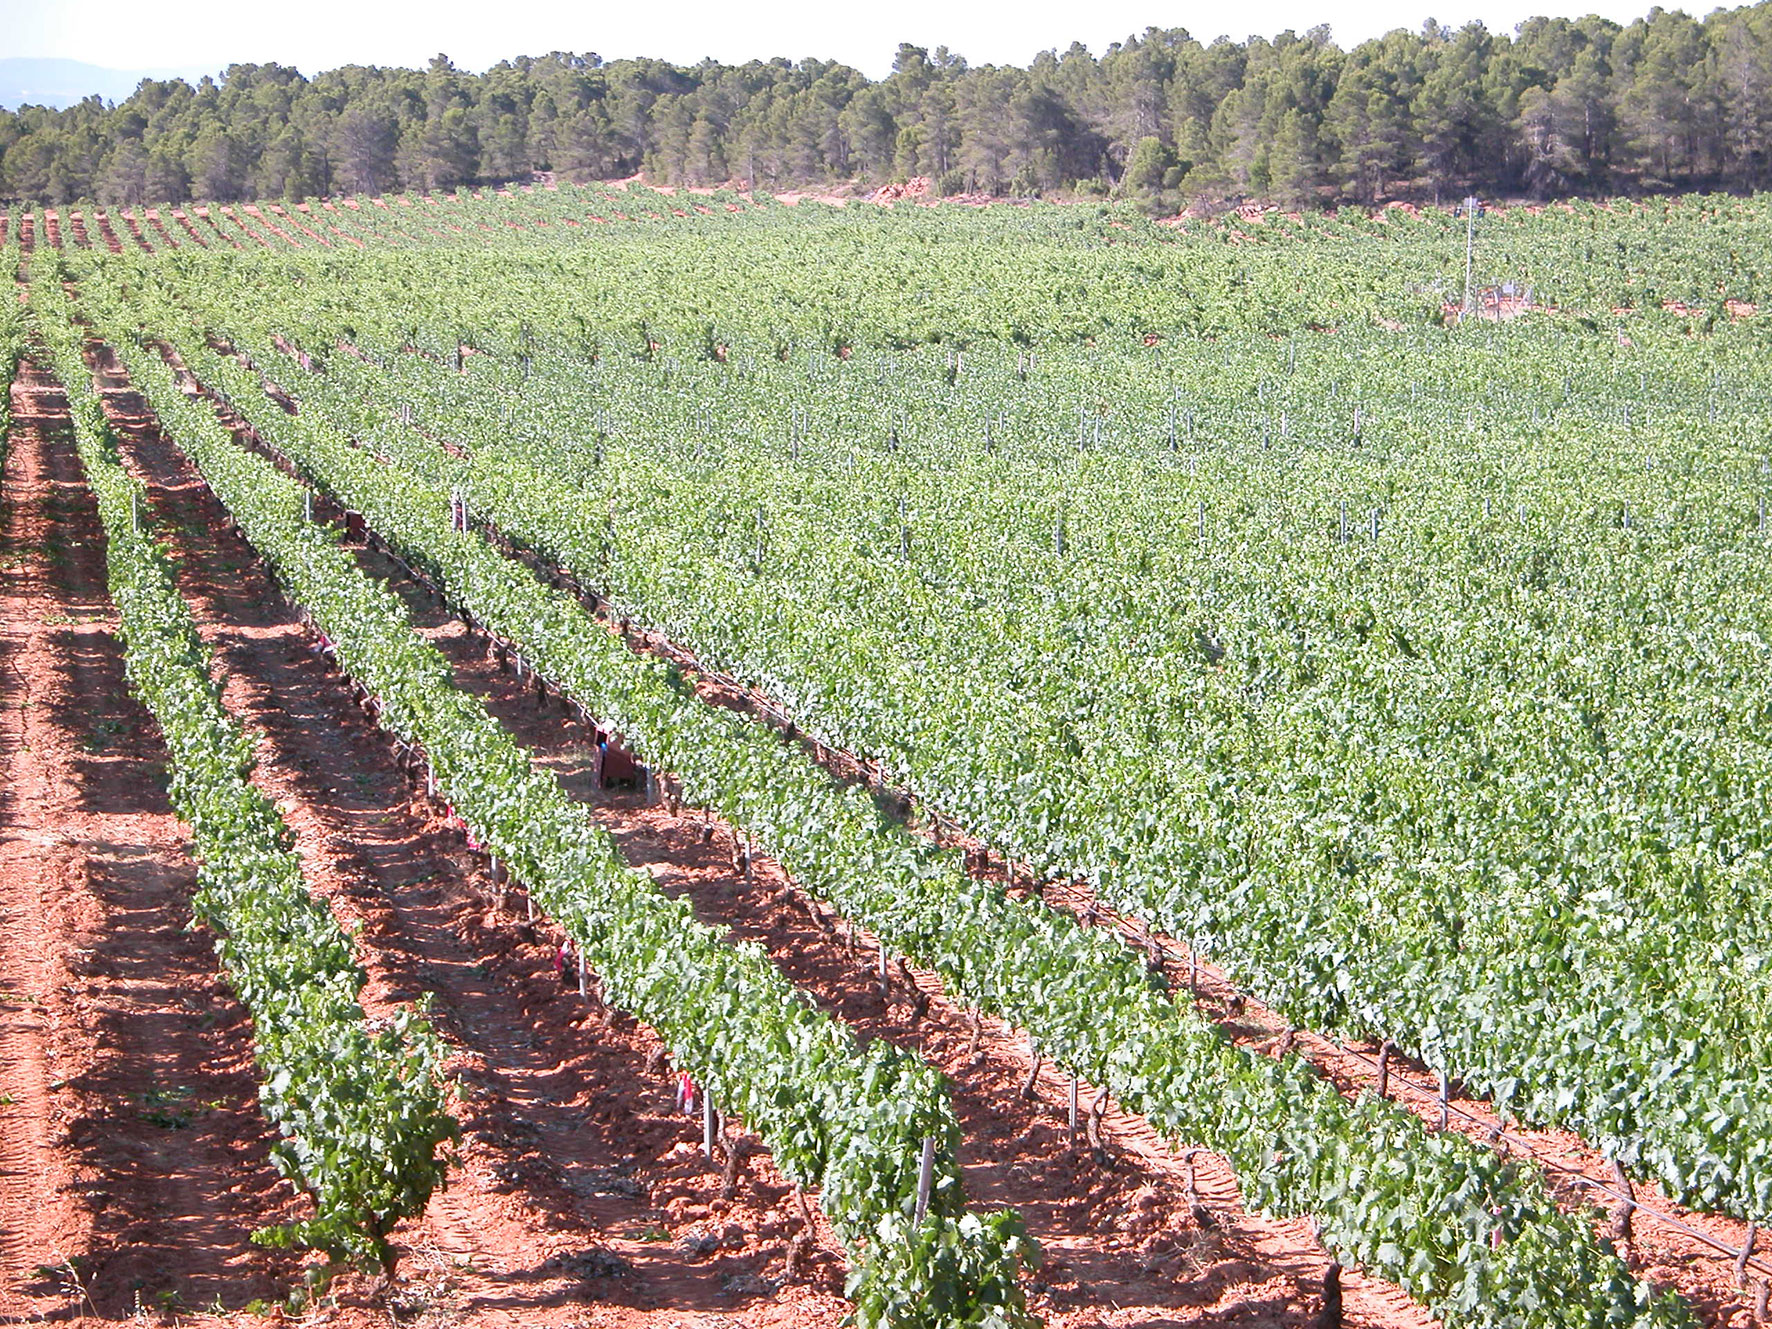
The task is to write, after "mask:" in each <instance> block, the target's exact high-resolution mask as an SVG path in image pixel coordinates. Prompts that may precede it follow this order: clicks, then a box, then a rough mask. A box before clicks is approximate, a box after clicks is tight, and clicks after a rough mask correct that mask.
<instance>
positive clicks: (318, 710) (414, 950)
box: [106, 373, 846, 1329]
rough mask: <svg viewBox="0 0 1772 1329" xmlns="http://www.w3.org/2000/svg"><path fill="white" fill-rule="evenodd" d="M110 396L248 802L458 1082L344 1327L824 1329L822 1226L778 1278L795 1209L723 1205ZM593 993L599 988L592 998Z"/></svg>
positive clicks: (464, 852) (260, 570)
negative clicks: (167, 543)
mask: <svg viewBox="0 0 1772 1329" xmlns="http://www.w3.org/2000/svg"><path fill="white" fill-rule="evenodd" d="M106 378H107V382H108V383H110V384H112V385H114V386H115V387H116V388H117V390H116V391H114V392H108V393H107V408H108V409H109V410H110V411H111V413H112V417H113V420H114V422H116V423H117V424H118V425H119V427H120V429H121V431H122V434H123V437H124V440H125V445H124V452H125V457H126V460H127V462H128V464H129V465H130V466H131V468H132V469H134V470H135V471H136V473H137V474H138V475H140V476H141V477H142V478H143V479H144V480H145V481H146V482H147V483H148V486H149V492H150V502H151V506H152V508H153V511H154V514H155V516H156V518H157V519H158V520H159V521H160V522H161V523H162V526H163V529H164V530H165V532H166V534H167V535H168V536H169V537H170V539H171V542H172V547H173V549H174V551H175V554H176V556H177V559H178V564H179V569H180V589H181V591H182V592H183V593H184V594H185V595H186V596H187V598H188V599H189V601H190V602H191V604H192V608H193V612H194V613H195V615H196V618H197V621H198V625H199V629H200V631H201V632H202V634H203V635H204V637H205V639H206V640H207V641H208V642H209V643H210V644H211V645H212V647H213V648H214V649H215V650H216V651H217V653H218V657H219V659H220V661H221V663H222V666H223V668H224V669H225V671H226V676H227V681H226V686H225V691H224V699H225V701H226V704H227V706H228V708H229V709H230V711H232V712H233V713H234V714H236V715H238V716H240V717H241V718H242V720H243V721H244V722H245V723H247V724H248V725H249V726H250V727H251V728H252V729H254V730H255V731H257V732H258V733H260V734H261V735H263V738H264V742H263V743H262V744H261V748H260V764H259V767H258V770H257V772H256V773H255V776H254V779H255V781H256V782H257V783H258V784H259V785H260V786H261V787H262V788H264V789H265V790H266V791H267V792H268V793H270V794H271V795H272V796H273V797H274V798H276V799H277V801H278V803H279V805H280V806H281V807H282V809H283V811H284V815H285V817H286V819H287V821H288V822H289V824H290V826H291V828H292V829H293V830H294V832H295V834H296V837H297V842H298V848H299V851H300V853H301V855H302V859H303V871H304V877H305V878H306V880H307V881H308V884H309V886H310V887H311V888H312V889H314V890H315V891H316V893H317V894H319V895H320V896H322V897H323V898H325V899H327V900H328V902H329V903H330V905H331V907H332V908H333V910H334V912H335V914H336V915H337V916H338V917H339V918H340V920H341V922H343V923H345V924H346V925H347V926H350V927H353V928H354V929H356V930H358V935H359V942H360V958H361V959H362V960H363V962H364V964H365V966H366V968H367V970H368V973H369V985H368V988H367V989H366V991H365V994H364V996H365V1005H366V1007H367V1008H368V1009H369V1010H370V1011H371V1013H372V1014H373V1013H378V1012H384V1011H386V1010H387V1009H389V1007H390V1006H391V1005H392V1004H394V1003H396V1002H406V1001H411V1000H413V999H416V998H418V997H420V996H421V995H422V994H424V993H426V992H429V993H433V994H434V995H435V1001H436V1007H435V1011H434V1017H435V1019H436V1022H437V1024H438V1027H439V1028H440V1030H441V1031H442V1033H443V1034H444V1036H445V1038H446V1039H448V1040H449V1041H450V1043H451V1044H452V1045H453V1047H452V1057H451V1069H452V1070H453V1071H454V1072H455V1074H457V1075H458V1076H459V1078H460V1081H461V1083H462V1085H463V1087H464V1093H463V1097H462V1101H461V1102H460V1103H459V1104H458V1108H457V1116H458V1118H459V1119H460V1121H461V1123H462V1127H463V1134H464V1138H463V1144H462V1148H461V1154H462V1160H463V1162H462V1167H461V1168H460V1169H459V1170H458V1171H456V1172H455V1174H454V1176H453V1178H452V1181H451V1184H450V1185H449V1187H448V1188H447V1189H446V1190H445V1191H443V1192H440V1193H439V1194H438V1195H437V1196H436V1197H435V1198H434V1199H433V1202H432V1204H431V1206H430V1208H429V1210H428V1211H427V1213H426V1214H425V1216H424V1218H423V1219H422V1220H421V1221H417V1222H414V1223H410V1224H407V1225H405V1226H403V1228H402V1229H401V1230H400V1231H398V1232H397V1233H396V1241H397V1242H398V1243H400V1245H401V1246H402V1248H403V1250H404V1252H405V1257H404V1261H403V1273H404V1276H403V1277H402V1279H401V1280H400V1281H399V1282H398V1284H397V1285H396V1286H395V1288H394V1289H393V1290H392V1293H391V1295H386V1296H384V1295H382V1294H381V1293H380V1292H379V1291H378V1290H377V1289H375V1288H373V1287H372V1286H371V1285H369V1284H368V1282H367V1281H365V1280H353V1279H346V1280H343V1281H341V1283H340V1284H339V1287H338V1292H339V1295H340V1299H341V1306H340V1308H339V1309H338V1310H337V1311H336V1312H335V1313H336V1315H338V1316H339V1317H342V1319H343V1322H345V1323H349V1324H365V1325H367V1324H370V1323H374V1324H378V1325H379V1324H383V1323H385V1321H386V1317H387V1316H388V1315H389V1314H393V1315H394V1316H395V1317H396V1318H397V1319H400V1320H402V1321H407V1320H413V1319H425V1320H427V1321H433V1322H436V1323H463V1324H475V1325H481V1324H485V1325H494V1324H496V1325H505V1324H510V1325H517V1324H522V1325H526V1326H527V1325H535V1324H540V1325H551V1324H561V1325H564V1324H593V1325H602V1324H622V1325H648V1324H652V1323H654V1322H655V1321H656V1322H657V1323H658V1324H659V1325H660V1326H661V1329H662V1326H665V1325H672V1326H674V1325H676V1324H678V1323H681V1320H680V1316H681V1314H682V1313H684V1312H694V1313H696V1314H698V1315H700V1316H702V1317H704V1318H712V1319H718V1320H725V1319H734V1320H735V1321H736V1320H739V1319H742V1322H743V1323H744V1324H745V1325H747V1326H755V1327H756V1329H763V1327H764V1326H777V1325H781V1326H802V1325H804V1326H810V1325H835V1324H836V1322H837V1321H838V1320H840V1319H841V1318H842V1316H843V1314H844V1313H845V1311H846V1303H844V1302H843V1301H842V1300H841V1298H840V1296H839V1292H840V1286H841V1281H840V1280H841V1262H840V1258H839V1254H838V1251H837V1249H836V1246H835V1243H834V1240H833V1239H832V1237H831V1235H830V1233H829V1231H828V1228H826V1227H824V1226H823V1225H822V1223H821V1224H820V1225H819V1231H818V1233H817V1234H816V1240H815V1243H814V1247H813V1249H812V1250H811V1251H810V1252H808V1253H807V1254H806V1255H804V1256H803V1257H802V1258H801V1259H800V1261H799V1268H798V1269H797V1270H796V1277H795V1279H794V1281H792V1282H784V1281H783V1276H784V1273H785V1268H784V1264H785V1249H786V1246H787V1244H788V1242H789V1241H790V1239H792V1238H793V1237H794V1236H795V1234H796V1232H797V1231H798V1229H799V1228H800V1226H801V1224H800V1220H799V1218H798V1207H797V1205H796V1204H795V1202H794V1200H793V1196H792V1192H791V1188H790V1187H789V1186H788V1184H787V1183H786V1182H785V1181H784V1180H783V1179H782V1178H781V1176H780V1175H779V1174H778V1173H777V1172H776V1171H775V1169H774V1167H773V1165H772V1164H771V1163H770V1161H769V1160H768V1158H767V1156H766V1155H762V1154H753V1155H752V1157H751V1158H750V1159H749V1160H748V1162H747V1166H746V1168H745V1170H744V1172H743V1173H742V1174H741V1176H740V1177H739V1178H738V1180H737V1186H736V1193H735V1194H734V1195H733V1197H732V1198H731V1199H730V1200H723V1199H721V1198H720V1196H719V1191H720V1186H721V1180H722V1178H721V1175H720V1169H719V1168H718V1166H716V1165H715V1164H713V1163H710V1162H709V1161H708V1160H706V1159H705V1158H703V1156H702V1154H701V1151H700V1148H699V1142H700V1138H701V1129H700V1121H699V1118H698V1117H691V1116H687V1115H685V1114H683V1113H682V1112H680V1111H678V1110H677V1108H676V1104H675V1096H674V1091H675V1077H674V1076H673V1074H672V1073H671V1072H670V1070H669V1068H668V1066H667V1065H665V1064H664V1061H663V1056H662V1048H661V1047H660V1045H659V1043H658V1040H657V1038H656V1037H655V1036H654V1034H653V1033H652V1032H651V1030H650V1029H648V1028H646V1027H644V1026H640V1025H638V1024H636V1023H635V1022H634V1021H632V1020H629V1019H626V1018H624V1017H620V1016H612V1015H610V1014H609V1013H608V1012H607V1011H606V1010H605V1009H604V1008H603V1007H602V1006H601V1004H600V1003H599V1002H597V1001H595V1000H594V999H593V1000H591V1001H585V1000H582V999H581V998H580V997H579V996H578V993H577V989H576V983H575V982H563V981H562V980H561V978H560V977H559V976H558V975H557V973H556V971H555V965H554V960H555V956H556V944H557V943H556V941H555V939H554V938H553V937H552V936H551V935H550V934H549V930H548V929H546V928H545V927H541V926H537V925H535V924H532V923H530V922H529V921H528V920H527V919H526V918H525V916H524V913H523V910H522V905H521V901H512V902H511V904H513V905H514V906H515V907H514V908H507V909H504V910H502V911H501V910H499V909H496V908H494V907H492V905H491V904H490V903H489V900H490V897H491V893H492V887H491V883H490V881H489V880H488V879H487V877H486V875H485V873H484V871H483V864H482V860H480V859H479V857H478V856H477V855H475V854H473V853H471V852H470V851H469V850H468V849H467V847H466V845H465V843H464V841H463V839H462V836H461V835H460V833H459V832H458V831H456V830H455V829H452V828H451V827H450V826H449V825H448V824H447V823H446V822H445V821H444V820H443V819H442V817H441V815H440V809H438V808H436V807H433V806H432V805H431V804H430V803H429V802H428V801H427V800H425V799H424V798H422V797H421V796H420V795H419V794H418V793H416V792H415V791H414V789H413V788H412V787H411V786H410V785H409V783H408V779H407V777H406V775H405V774H403V773H402V771H401V769H400V767H399V766H398V765H397V764H396V761H395V759H394V756H393V753H392V751H391V749H390V746H389V744H388V743H387V741H386V740H385V739H384V738H383V737H382V736H381V735H380V734H379V732H378V731H377V729H376V728H375V726H374V725H373V724H372V723H371V722H370V720H369V719H368V718H367V717H366V716H365V715H364V713H363V712H362V711H361V710H360V709H359V708H358V706H357V705H356V704H355V702H354V700H353V696H352V693H351V690H350V688H349V685H348V683H347V682H346V681H345V680H344V679H343V678H342V677H341V676H340V675H339V674H337V673H336V672H334V671H333V670H332V669H331V668H330V666H329V665H328V664H327V663H326V662H325V661H324V658H323V657H322V656H320V655H319V654H318V653H317V652H316V650H315V649H314V647H315V638H314V637H313V636H312V634H310V633H309V632H308V631H307V630H306V629H305V628H304V627H303V626H302V624H301V622H300V621H299V619H298V617H297V616H296V614H295V613H294V611H292V610H291V609H290V608H289V607H288V606H287V605H285V604H284V602H283V601H282V599H281V597H280V596H279V595H278V594H277V592H276V590H275V588H274V584H273V582H272V580H271V579H270V577H269V574H268V573H267V572H266V570H265V569H264V567H263V565H262V564H261V563H260V561H259V560H258V559H257V558H256V557H255V556H254V555H253V553H252V552H251V550H250V549H249V547H248V546H246V544H245V543H244V542H243V541H242V540H240V539H239V538H238V537H237V536H235V535H234V534H233V533H232V532H231V530H230V529H229V527H230V523H229V522H228V519H227V517H226V515H225V513H224V511H223V510H222V509H221V507H220V505H219V504H218V503H217V502H216V501H215V500H214V498H213V497H212V496H210V495H209V493H208V492H207V490H206V489H205V488H204V486H203V485H202V483H201V480H200V479H199V478H198V477H197V475H196V473H195V472H194V470H193V469H192V468H191V467H190V465H189V463H188V462H186V461H185V460H184V459H183V457H182V455H180V454H178V453H177V452H176V451H175V450H174V449H173V448H172V447H170V446H169V445H167V444H166V443H165V442H164V441H163V440H161V438H160V437H159V435H158V433H157V431H155V430H154V429H153V428H151V426H150V424H149V422H148V421H147V420H146V419H145V418H144V416H143V412H142V406H141V403H140V399H139V398H138V397H137V396H136V395H135V394H134V393H133V392H130V391H127V390H126V389H125V388H124V387H123V383H124V380H123V379H122V376H121V375H119V374H115V373H110V374H107V376H106ZM593 998H594V993H593Z"/></svg>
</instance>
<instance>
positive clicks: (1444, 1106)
mask: <svg viewBox="0 0 1772 1329" xmlns="http://www.w3.org/2000/svg"><path fill="white" fill-rule="evenodd" d="M1451 1119H1452V1077H1451V1076H1450V1075H1448V1074H1447V1073H1446V1071H1445V1070H1444V1069H1442V1070H1441V1071H1440V1129H1441V1130H1445V1129H1446V1126H1447V1123H1448V1122H1450V1121H1451Z"/></svg>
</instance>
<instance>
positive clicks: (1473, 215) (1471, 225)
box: [1464, 194, 1483, 314]
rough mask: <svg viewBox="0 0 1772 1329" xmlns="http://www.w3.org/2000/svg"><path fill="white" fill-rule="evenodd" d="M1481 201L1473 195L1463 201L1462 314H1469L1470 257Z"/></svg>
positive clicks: (1475, 235)
mask: <svg viewBox="0 0 1772 1329" xmlns="http://www.w3.org/2000/svg"><path fill="white" fill-rule="evenodd" d="M1482 206H1483V201H1482V200H1481V199H1479V198H1478V197H1477V196H1476V195H1475V194H1472V195H1470V196H1468V197H1467V198H1466V199H1465V200H1464V312H1465V313H1467V314H1468V313H1470V312H1471V257H1472V255H1473V253H1474V252H1475V250H1476V244H1477V209H1478V208H1480V207H1482Z"/></svg>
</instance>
